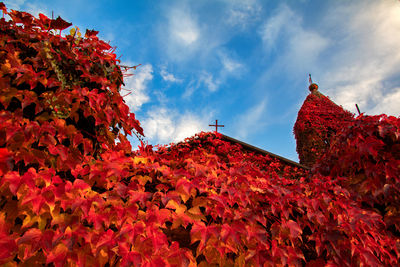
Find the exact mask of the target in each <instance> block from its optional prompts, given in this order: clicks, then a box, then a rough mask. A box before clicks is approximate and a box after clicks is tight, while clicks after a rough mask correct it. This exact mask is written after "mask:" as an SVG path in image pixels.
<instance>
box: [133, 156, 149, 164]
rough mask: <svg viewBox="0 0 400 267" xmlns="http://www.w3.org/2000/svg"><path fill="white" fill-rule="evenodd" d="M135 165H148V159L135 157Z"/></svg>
mask: <svg viewBox="0 0 400 267" xmlns="http://www.w3.org/2000/svg"><path fill="white" fill-rule="evenodd" d="M133 163H135V164H139V163H143V164H146V163H147V158H142V157H134V158H133Z"/></svg>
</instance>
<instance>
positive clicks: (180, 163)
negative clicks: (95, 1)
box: [0, 3, 400, 266]
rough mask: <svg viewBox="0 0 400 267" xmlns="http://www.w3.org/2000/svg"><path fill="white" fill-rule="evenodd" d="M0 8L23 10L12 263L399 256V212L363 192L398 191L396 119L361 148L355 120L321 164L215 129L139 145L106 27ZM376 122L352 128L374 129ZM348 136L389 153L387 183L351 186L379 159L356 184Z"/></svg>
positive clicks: (11, 29)
mask: <svg viewBox="0 0 400 267" xmlns="http://www.w3.org/2000/svg"><path fill="white" fill-rule="evenodd" d="M0 9H1V10H2V11H3V13H4V14H7V15H8V16H9V17H10V18H11V20H8V21H7V20H5V19H4V18H3V19H1V20H0V32H1V34H0V44H1V46H0V88H1V91H0V125H1V127H0V207H1V209H0V240H1V242H0V264H6V265H7V266H16V265H19V264H21V265H26V266H36V265H54V266H69V265H71V266H105V265H107V266H197V265H198V266H212V265H219V266H262V265H264V266H265V265H266V266H279V265H280V266H285V265H288V266H304V265H306V264H308V266H323V265H331V266H332V265H346V266H350V265H366V266H369V265H388V266H393V265H395V264H396V263H397V262H398V258H399V255H400V254H399V249H398V248H399V244H400V243H399V235H397V232H396V231H393V230H392V229H391V228H390V227H391V226H392V225H394V227H395V228H396V227H398V225H399V224H398V221H396V220H394V219H393V218H395V217H393V216H388V215H389V212H387V213H385V214H382V212H381V210H379V209H378V210H376V209H374V206H373V204H374V203H375V202H374V201H375V200H373V201H372V202H369V205H368V206H365V205H364V202H365V201H364V200H365V198H368V195H369V192H372V194H373V195H376V203H377V204H384V205H386V206H387V207H390V208H391V207H392V206H391V205H392V204H393V205H395V203H397V202H395V201H397V199H391V198H387V196H388V195H387V192H392V191H390V190H397V189H396V188H398V182H397V180H396V178H394V175H397V171H398V166H396V165H395V164H394V163H393V160H398V159H397V154H396V153H397V150H396V148H395V147H394V146H396V145H397V142H398V140H397V139H398V134H397V133H398V120H397V119H393V118H388V119H386V120H383V119H379V120H374V121H373V122H372V124H373V126H371V127H372V128H374V127H375V128H374V129H377V131H375V130H370V131H367V132H366V133H365V134H366V136H365V137H363V138H369V137H371V138H372V137H373V138H375V137H376V138H378V139H379V138H381V140H383V141H382V142H386V141H385V140H391V141H390V142H392V143H390V142H389V141H387V143H385V144H386V145H385V146H382V145H381V143H379V142H378V141H376V140H375V139H374V142H372V143H370V145H368V146H367V147H365V146H364V145H363V144H362V143H361V142H360V141H359V140H358V139H355V141H354V142H358V143H357V144H359V146H358V149H359V150H360V151H359V152H360V153H361V154H357V152H354V151H352V150H351V149H353V146H351V147H348V146H346V145H347V143H346V142H347V141H346V140H353V139H351V138H352V137H351V136H350V135H349V133H343V135H340V137H338V139H334V140H333V139H332V140H331V141H330V145H331V148H330V150H327V151H328V153H327V154H326V157H325V158H324V160H326V161H327V162H328V163H329V164H322V163H321V165H316V167H315V168H314V170H313V171H308V170H305V169H302V168H299V167H295V166H291V165H287V164H286V163H283V162H282V161H280V160H278V159H276V158H273V157H270V156H268V155H261V154H257V153H254V152H251V151H246V150H245V149H244V148H243V147H241V146H240V145H238V144H235V143H231V142H228V141H224V140H223V138H221V136H220V135H219V134H214V133H199V134H198V135H196V136H194V137H192V138H188V139H186V140H185V141H184V142H181V143H178V144H175V145H171V146H168V147H165V146H164V147H158V148H157V149H153V148H152V147H151V146H145V145H142V146H141V147H140V148H139V150H137V151H132V149H131V146H130V144H129V142H128V140H127V137H126V135H128V134H137V135H143V130H142V128H141V127H140V123H139V122H138V121H137V120H136V119H135V116H134V114H133V113H130V112H129V108H128V106H127V105H126V104H125V103H124V101H123V98H122V97H121V95H120V93H119V91H120V87H121V84H122V83H123V75H122V72H121V70H120V67H119V66H118V63H119V62H118V60H117V59H116V55H115V54H114V52H113V49H112V47H111V46H110V45H109V44H107V43H105V42H103V41H101V40H99V39H98V37H97V36H96V34H97V32H95V31H89V30H88V31H86V33H85V35H84V36H83V37H79V34H77V30H76V29H75V30H71V31H70V34H67V35H62V33H61V32H62V31H63V30H65V29H66V28H68V27H69V26H70V24H69V23H67V22H65V21H64V20H62V19H61V18H57V19H55V20H52V19H49V18H47V17H46V16H44V15H39V18H35V17H33V16H31V15H30V14H28V13H25V12H19V11H8V10H7V9H6V7H5V6H4V5H3V4H2V3H0ZM57 31H58V32H57ZM367 121H368V119H359V120H357V121H356V123H355V124H353V129H352V131H353V132H357V131H362V132H364V130H365V129H364V128H363V127H367V128H368V127H370V126H366V125H368V123H367ZM396 127H397V128H396ZM372 128H371V129H372ZM368 129H369V128H368ZM377 133H378V135H379V136H380V137H379V136H378V135H377ZM357 138H358V137H357ZM393 138H394V139H393ZM376 142H378V143H379V144H378V143H376ZM342 143H343V144H342ZM356 147H357V146H356ZM341 149H346V151H347V152H348V153H349V154H350V155H354V157H356V156H357V155H361V156H360V162H361V161H364V160H371V162H374V161H375V163H376V164H381V163H382V162H385V161H388V162H390V164H389V163H388V164H386V163H385V164H384V165H374V166H375V167H373V168H375V171H376V176H377V177H380V179H386V180H387V181H386V182H385V184H383V182H380V184H379V186H382V185H383V191H380V190H381V188H378V187H376V188H375V187H367V191H365V194H364V193H362V194H360V195H358V193H357V192H358V189H357V188H354V187H352V186H353V185H354V184H355V185H356V186H359V187H361V188H363V187H365V186H364V184H363V182H362V181H364V180H368V179H369V180H371V179H370V178H369V176H368V175H370V173H371V168H372V167H371V166H372V165H363V168H364V171H363V174H365V176H367V178H365V179H364V180H362V179H361V180H357V179H356V180H354V181H355V182H356V183H352V182H350V183H348V184H346V183H345V181H344V180H342V179H341V177H342V175H343V176H346V175H348V176H349V177H353V176H352V175H353V173H359V172H358V171H356V170H350V171H348V170H347V168H352V166H350V159H349V160H347V161H345V163H346V164H347V165H343V166H342V167H343V169H340V168H339V169H338V168H337V166H338V165H340V164H341V162H337V161H335V160H336V158H337V157H340V156H341V155H340V154H338V153H339V151H341ZM346 151H345V152H343V153H345V155H347V154H346ZM376 151H378V152H381V151H384V152H385V153H386V154H385V155H386V156H385V157H384V158H378V154H379V153H378V152H376ZM353 152H354V153H353ZM341 153H342V152H341ZM352 153H353V154H352ZM365 153H367V154H368V153H371V155H373V156H375V157H376V158H373V159H371V157H369V156H368V155H367V154H365ZM377 153H378V154H377ZM391 154H392V156H391ZM363 157H365V158H363ZM396 162H397V161H396ZM360 164H361V163H360ZM324 166H328V167H326V168H327V169H324V168H325V167H324ZM381 166H385V168H386V169H387V174H388V175H389V176H390V177H389V178H388V177H386V176H385V178H383V177H381V175H382V173H381V172H379V171H378V170H376V169H377V168H378V167H381ZM396 168H397V169H396ZM357 170H358V169H357ZM374 177H375V176H374ZM396 177H398V175H397V176H396ZM357 181H358V182H359V183H358V184H357ZM360 181H361V185H360ZM386 184H389V187H388V186H387V185H386ZM375 189H376V190H375ZM368 190H369V191H368ZM385 190H386V191H385ZM387 190H389V191H387ZM393 192H395V191H393ZM396 192H397V191H396ZM381 198H383V202H382V201H381ZM385 198H387V199H386V200H385ZM360 199H361V200H360ZM388 203H389V204H388ZM390 203H392V204H390ZM396 205H397V204H396ZM391 212H392V211H391ZM392 213H393V212H392ZM392 213H390V214H392ZM393 214H394V213H393ZM387 218H390V219H391V221H390V222H388V219H387ZM395 219H396V218H395ZM396 229H397V228H396Z"/></svg>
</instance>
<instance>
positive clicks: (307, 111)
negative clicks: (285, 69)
mask: <svg viewBox="0 0 400 267" xmlns="http://www.w3.org/2000/svg"><path fill="white" fill-rule="evenodd" d="M309 90H310V94H309V95H308V96H307V98H306V100H305V101H304V103H303V105H302V106H301V108H300V110H299V113H298V115H297V120H296V123H295V125H294V129H293V130H294V135H295V138H296V143H297V148H296V150H297V153H298V154H299V159H300V163H301V164H303V165H306V166H309V167H311V166H313V165H314V163H315V162H316V161H317V160H318V159H319V158H320V157H321V156H322V155H323V154H324V152H325V151H326V149H327V148H328V147H329V145H330V143H331V140H332V137H333V136H335V135H336V133H338V132H339V131H340V130H341V129H342V128H343V127H344V126H345V125H346V124H347V123H349V122H351V121H353V120H354V115H353V114H352V113H350V112H349V111H347V110H345V109H343V108H342V107H341V106H338V105H336V104H335V103H334V102H333V101H331V100H330V99H329V98H328V97H326V96H325V95H323V94H322V93H320V92H319V91H318V85H317V84H315V83H312V84H311V85H310V86H309Z"/></svg>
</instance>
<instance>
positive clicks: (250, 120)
mask: <svg viewBox="0 0 400 267" xmlns="http://www.w3.org/2000/svg"><path fill="white" fill-rule="evenodd" d="M266 107H267V101H266V100H263V101H261V102H260V103H258V104H257V105H256V106H253V107H251V108H250V109H248V110H247V111H246V112H245V113H244V114H242V115H241V116H240V117H239V118H238V125H237V127H236V128H237V129H238V131H237V137H238V138H239V139H246V138H247V136H248V135H249V134H251V133H254V132H256V131H257V130H258V129H260V128H262V127H264V126H265V125H266V121H267V120H266V119H265V111H266Z"/></svg>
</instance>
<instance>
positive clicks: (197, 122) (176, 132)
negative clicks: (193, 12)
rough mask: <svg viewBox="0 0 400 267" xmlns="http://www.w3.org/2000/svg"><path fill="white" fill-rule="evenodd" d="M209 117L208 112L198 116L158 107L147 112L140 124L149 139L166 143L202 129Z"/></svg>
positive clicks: (180, 139)
mask: <svg viewBox="0 0 400 267" xmlns="http://www.w3.org/2000/svg"><path fill="white" fill-rule="evenodd" d="M203 115H204V114H203ZM209 118H210V115H209V114H208V115H207V114H206V115H204V116H198V115H195V114H193V113H190V112H186V113H184V114H183V115H182V114H181V113H180V112H178V111H176V110H171V109H168V108H165V107H160V108H154V109H151V110H149V111H148V112H147V118H145V119H144V120H142V126H143V128H144V129H145V135H146V137H147V138H149V140H151V141H153V142H155V143H164V144H167V143H171V142H179V141H182V140H184V139H185V138H186V137H190V136H193V135H194V134H196V133H198V132H200V131H202V130H204V129H205V128H206V126H207V125H208V124H207V121H208V120H209Z"/></svg>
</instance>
